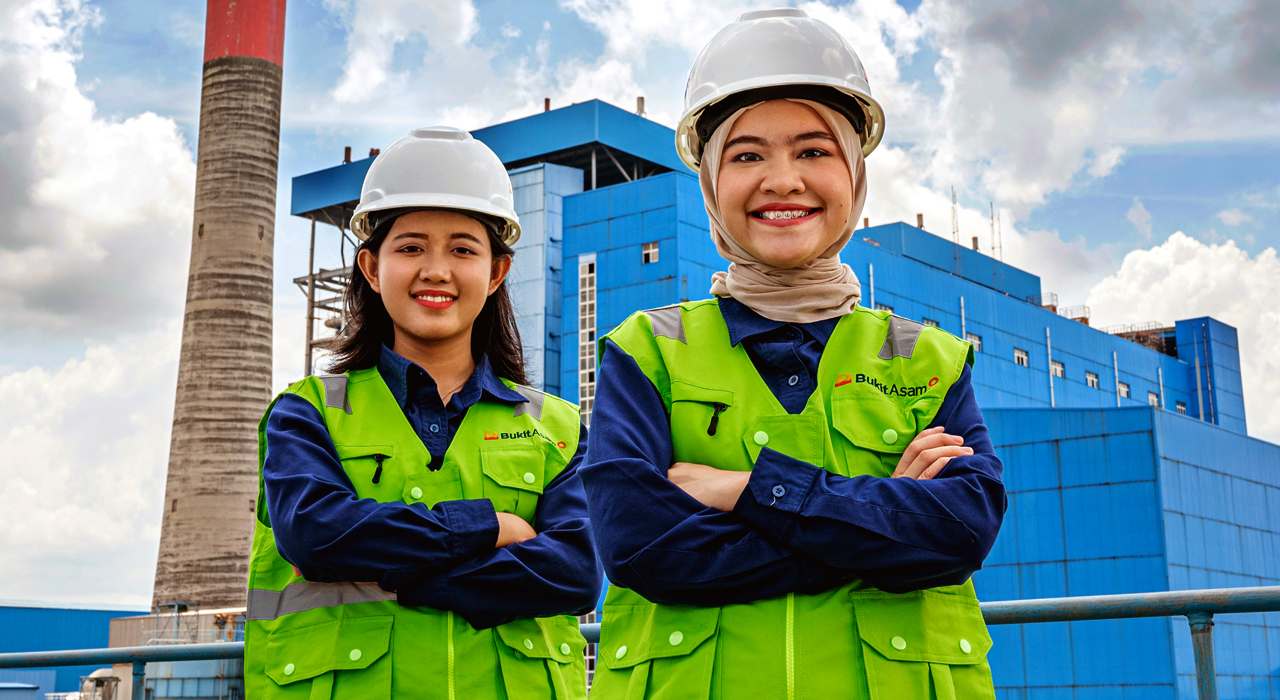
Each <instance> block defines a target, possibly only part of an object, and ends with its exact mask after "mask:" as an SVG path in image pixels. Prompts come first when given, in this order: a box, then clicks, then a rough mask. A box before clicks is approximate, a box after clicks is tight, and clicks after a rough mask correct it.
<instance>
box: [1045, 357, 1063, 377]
mask: <svg viewBox="0 0 1280 700" xmlns="http://www.w3.org/2000/svg"><path fill="white" fill-rule="evenodd" d="M1049 373H1050V374H1052V375H1053V376H1055V377H1066V376H1067V368H1066V367H1064V366H1062V363H1061V362H1058V361H1057V360H1054V361H1052V362H1050V363H1049Z"/></svg>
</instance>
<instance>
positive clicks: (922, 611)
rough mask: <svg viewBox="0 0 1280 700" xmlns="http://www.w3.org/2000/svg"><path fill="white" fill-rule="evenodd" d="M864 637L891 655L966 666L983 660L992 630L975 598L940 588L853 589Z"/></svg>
mask: <svg viewBox="0 0 1280 700" xmlns="http://www.w3.org/2000/svg"><path fill="white" fill-rule="evenodd" d="M852 596H853V607H854V612H855V614H856V615H857V619H858V635H859V636H860V637H861V638H862V641H863V643H865V644H867V645H868V646H870V647H872V648H873V649H875V650H876V651H877V652H879V653H880V655H881V656H883V657H885V658H887V659H889V660H891V661H914V662H918V663H934V664H947V665H949V666H967V665H972V664H979V663H982V662H983V661H984V660H985V659H986V656H987V651H989V650H990V649H991V636H990V635H989V634H987V625H986V623H985V622H984V621H983V619H982V611H981V609H979V607H978V601H977V600H975V599H973V598H969V597H962V596H956V595H948V594H945V593H934V592H931V591H917V592H915V593H905V594H902V595H895V594H892V593H882V592H879V591H856V592H854V593H853V594H852Z"/></svg>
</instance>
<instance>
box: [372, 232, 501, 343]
mask: <svg viewBox="0 0 1280 700" xmlns="http://www.w3.org/2000/svg"><path fill="white" fill-rule="evenodd" d="M357 263H358V264H359V265H360V271H361V272H363V273H364V276H365V278H366V279H367V280H369V286H371V287H372V288H373V291H375V292H377V293H378V294H379V295H380V296H381V297H382V304H383V306H385V307H386V309H387V313H388V314H389V315H390V316H391V322H392V324H393V325H394V326H395V350H396V351H397V352H399V353H400V354H401V355H405V354H406V349H407V348H405V347H404V346H406V345H407V346H410V347H413V348H417V349H419V350H424V349H428V348H431V347H438V346H441V345H447V344H450V342H451V341H453V342H454V343H461V342H462V341H464V340H465V342H467V343H470V340H471V329H472V326H473V325H474V324H475V320H476V317H477V316H479V315H480V310H481V309H483V308H484V304H485V300H486V299H488V298H489V295H490V294H492V293H493V292H494V290H496V289H497V288H498V286H499V285H501V284H502V281H503V280H504V279H506V276H507V271H508V270H510V269H511V257H510V256H506V255H503V256H500V257H497V258H494V257H493V252H492V248H491V247H490V244H489V233H488V231H486V230H485V227H484V226H483V225H482V224H481V223H480V222H479V221H476V220H475V219H473V218H471V217H469V216H466V215H465V214H459V213H457V212H451V211H416V212H410V213H408V214H404V215H403V216H401V217H399V218H397V219H396V220H395V223H393V224H392V226H391V230H390V231H389V232H388V233H387V236H386V238H385V239H383V241H382V244H381V245H380V246H379V247H378V252H377V254H376V255H375V254H374V253H372V252H371V251H369V250H361V251H360V255H359V257H358V258H357Z"/></svg>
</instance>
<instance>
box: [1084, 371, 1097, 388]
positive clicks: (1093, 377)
mask: <svg viewBox="0 0 1280 700" xmlns="http://www.w3.org/2000/svg"><path fill="white" fill-rule="evenodd" d="M1084 383H1085V384H1088V385H1089V387H1090V388H1092V389H1097V388H1098V375H1097V374H1096V373H1094V372H1085V373H1084Z"/></svg>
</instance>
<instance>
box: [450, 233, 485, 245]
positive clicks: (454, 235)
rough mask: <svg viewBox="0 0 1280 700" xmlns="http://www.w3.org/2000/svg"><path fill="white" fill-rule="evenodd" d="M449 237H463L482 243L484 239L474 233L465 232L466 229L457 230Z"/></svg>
mask: <svg viewBox="0 0 1280 700" xmlns="http://www.w3.org/2000/svg"><path fill="white" fill-rule="evenodd" d="M450 238H453V239H458V238H465V239H467V240H469V241H475V242H476V243H479V244H481V245H484V241H482V240H480V239H479V238H478V237H477V236H476V235H475V234H472V233H467V232H466V231H458V232H456V233H454V234H452V235H451V236H450Z"/></svg>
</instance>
